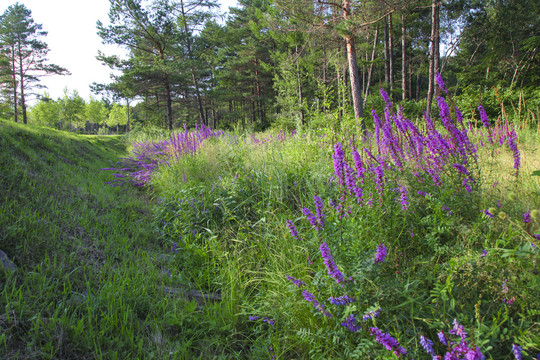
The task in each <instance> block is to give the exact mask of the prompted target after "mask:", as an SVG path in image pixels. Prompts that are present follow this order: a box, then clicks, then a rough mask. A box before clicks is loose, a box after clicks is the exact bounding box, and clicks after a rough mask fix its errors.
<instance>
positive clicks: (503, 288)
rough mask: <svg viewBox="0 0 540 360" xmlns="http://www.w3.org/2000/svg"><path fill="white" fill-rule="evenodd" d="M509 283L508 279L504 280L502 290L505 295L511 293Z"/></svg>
mask: <svg viewBox="0 0 540 360" xmlns="http://www.w3.org/2000/svg"><path fill="white" fill-rule="evenodd" d="M507 283H508V279H504V281H503V283H502V290H501V292H502V293H503V294H506V293H507V292H508V291H509V289H508V284H507Z"/></svg>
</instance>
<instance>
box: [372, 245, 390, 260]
mask: <svg viewBox="0 0 540 360" xmlns="http://www.w3.org/2000/svg"><path fill="white" fill-rule="evenodd" d="M386 254H387V249H386V246H384V244H382V243H381V244H380V245H379V246H378V247H377V250H376V251H375V264H377V263H382V262H383V261H384V259H385V258H386Z"/></svg>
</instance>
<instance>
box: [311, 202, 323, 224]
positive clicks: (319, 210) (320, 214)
mask: <svg viewBox="0 0 540 360" xmlns="http://www.w3.org/2000/svg"><path fill="white" fill-rule="evenodd" d="M313 201H314V202H315V210H316V212H317V218H318V219H319V223H320V224H321V227H322V226H323V222H324V217H325V215H324V205H323V201H322V199H321V198H320V197H318V196H317V195H314V196H313Z"/></svg>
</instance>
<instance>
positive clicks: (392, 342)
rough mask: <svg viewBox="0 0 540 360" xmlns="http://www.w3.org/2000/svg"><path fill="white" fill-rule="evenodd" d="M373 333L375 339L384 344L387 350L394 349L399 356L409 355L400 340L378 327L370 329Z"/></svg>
mask: <svg viewBox="0 0 540 360" xmlns="http://www.w3.org/2000/svg"><path fill="white" fill-rule="evenodd" d="M370 332H371V335H373V336H375V340H376V341H377V342H378V343H380V344H381V345H382V346H384V347H385V348H386V349H387V350H389V351H392V352H393V353H394V354H396V356H397V357H399V356H400V355H407V350H405V349H404V348H403V347H402V346H401V345H399V342H398V341H397V340H396V339H394V338H393V337H392V336H390V334H386V333H383V332H382V331H381V330H379V329H378V328H376V327H372V328H371V329H370Z"/></svg>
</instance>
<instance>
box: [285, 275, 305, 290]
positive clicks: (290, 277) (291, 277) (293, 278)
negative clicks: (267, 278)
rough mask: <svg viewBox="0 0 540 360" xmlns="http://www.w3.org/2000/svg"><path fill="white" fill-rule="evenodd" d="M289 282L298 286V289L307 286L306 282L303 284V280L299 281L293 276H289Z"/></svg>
mask: <svg viewBox="0 0 540 360" xmlns="http://www.w3.org/2000/svg"><path fill="white" fill-rule="evenodd" d="M287 280H290V281H291V282H292V283H293V284H294V285H296V287H302V286H304V285H306V283H305V282H303V281H302V280H299V279H297V278H295V277H293V276H289V275H287Z"/></svg>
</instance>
